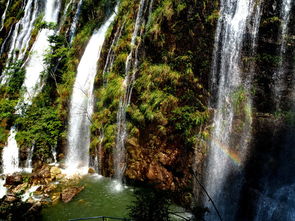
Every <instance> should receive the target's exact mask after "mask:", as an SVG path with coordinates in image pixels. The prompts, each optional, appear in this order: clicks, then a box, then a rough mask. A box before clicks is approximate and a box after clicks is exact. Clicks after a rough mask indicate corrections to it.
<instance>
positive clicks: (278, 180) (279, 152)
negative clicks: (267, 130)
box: [254, 0, 295, 221]
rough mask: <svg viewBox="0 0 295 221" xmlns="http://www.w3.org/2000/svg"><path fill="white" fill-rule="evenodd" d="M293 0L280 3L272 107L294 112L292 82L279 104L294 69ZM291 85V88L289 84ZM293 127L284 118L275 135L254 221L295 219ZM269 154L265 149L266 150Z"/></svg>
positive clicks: (261, 182) (261, 183)
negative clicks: (283, 125)
mask: <svg viewBox="0 0 295 221" xmlns="http://www.w3.org/2000/svg"><path fill="white" fill-rule="evenodd" d="M294 7H295V5H294V1H292V0H283V1H282V3H281V13H280V17H281V28H280V33H279V36H280V37H281V38H280V39H281V42H280V44H281V45H280V50H279V53H278V55H279V57H280V61H279V64H278V69H277V72H276V73H275V74H274V82H275V85H274V99H275V104H276V107H275V111H278V112H282V111H289V113H293V114H294V110H295V105H294V101H295V96H294V91H295V87H294V85H293V88H292V89H293V94H292V95H288V98H290V101H289V100H288V102H290V103H291V104H288V105H290V107H288V108H287V110H286V107H284V106H283V105H282V104H283V103H285V102H286V98H284V97H283V94H284V92H285V91H286V90H288V84H287V81H290V79H288V77H287V76H288V75H291V76H292V79H291V81H292V83H293V84H294V69H293V70H290V69H288V65H289V64H288V62H291V63H292V64H291V66H292V65H293V66H294V60H293V59H291V61H289V60H288V57H291V56H294V54H292V52H291V53H290V50H289V51H288V47H291V49H292V46H290V45H288V40H287V39H288V36H292V35H294V30H293V33H292V32H291V30H292V28H291V27H290V21H291V18H292V19H294V13H292V12H294ZM289 89H290V88H289ZM294 135H295V129H294V124H292V123H291V124H290V122H288V121H287V125H286V128H285V130H284V133H283V134H280V135H278V137H276V139H279V144H277V143H276V145H277V147H276V152H275V156H272V161H273V162H272V164H275V167H274V168H272V170H269V171H264V173H263V174H262V178H261V180H259V182H260V185H262V186H263V190H262V191H261V192H259V193H258V194H259V197H258V202H257V204H256V205H257V206H256V207H255V210H256V211H255V219H254V220H255V221H273V220H284V221H289V220H290V221H291V220H295V200H294V199H295V177H294V170H295V166H294V163H293V162H294V154H295V152H294V142H295V136H294ZM265 154H268V153H265Z"/></svg>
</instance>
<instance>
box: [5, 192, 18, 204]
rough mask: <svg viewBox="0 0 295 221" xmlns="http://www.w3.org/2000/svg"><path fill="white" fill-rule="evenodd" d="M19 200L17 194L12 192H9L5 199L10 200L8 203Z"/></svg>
mask: <svg viewBox="0 0 295 221" xmlns="http://www.w3.org/2000/svg"><path fill="white" fill-rule="evenodd" d="M18 200H19V198H18V197H17V196H16V195H14V194H12V193H10V194H7V195H6V196H5V197H4V201H5V202H8V203H12V202H15V201H18Z"/></svg>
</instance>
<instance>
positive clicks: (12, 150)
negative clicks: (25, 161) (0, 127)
mask: <svg viewBox="0 0 295 221" xmlns="http://www.w3.org/2000/svg"><path fill="white" fill-rule="evenodd" d="M15 134H16V130H15V129H14V128H11V130H10V134H9V137H8V142H7V146H6V147H4V148H3V151H2V164H3V173H4V174H12V173H14V172H19V171H20V168H19V151H18V147H17V143H16V140H15Z"/></svg>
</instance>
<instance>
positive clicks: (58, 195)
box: [51, 192, 61, 204]
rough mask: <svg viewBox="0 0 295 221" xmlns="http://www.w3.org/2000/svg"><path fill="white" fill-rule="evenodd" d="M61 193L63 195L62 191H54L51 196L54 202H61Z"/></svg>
mask: <svg viewBox="0 0 295 221" xmlns="http://www.w3.org/2000/svg"><path fill="white" fill-rule="evenodd" d="M60 195H61V193H60V192H58V193H53V194H52V196H51V201H52V203H53V204H56V203H58V202H59V200H60Z"/></svg>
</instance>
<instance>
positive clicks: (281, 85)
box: [273, 0, 292, 111]
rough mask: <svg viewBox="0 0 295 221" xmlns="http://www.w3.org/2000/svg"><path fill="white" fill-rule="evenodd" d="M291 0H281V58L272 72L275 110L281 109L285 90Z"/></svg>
mask: <svg viewBox="0 0 295 221" xmlns="http://www.w3.org/2000/svg"><path fill="white" fill-rule="evenodd" d="M291 3H292V0H283V2H282V10H281V19H282V20H281V21H282V24H281V33H280V38H281V43H280V44H281V47H280V52H279V57H280V58H281V59H280V61H279V65H278V70H277V72H276V73H275V74H274V77H273V78H274V81H275V86H274V99H275V104H276V110H277V111H279V110H280V109H281V102H282V95H283V92H284V90H286V82H285V80H284V79H285V74H286V60H285V58H286V47H287V34H288V31H289V28H288V25H289V22H290V11H291V8H292V4H291Z"/></svg>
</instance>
